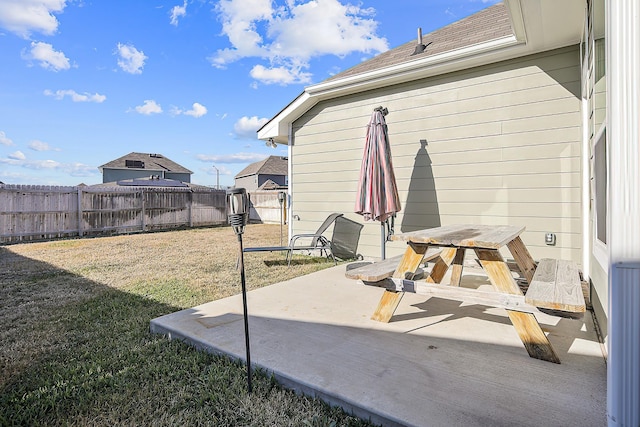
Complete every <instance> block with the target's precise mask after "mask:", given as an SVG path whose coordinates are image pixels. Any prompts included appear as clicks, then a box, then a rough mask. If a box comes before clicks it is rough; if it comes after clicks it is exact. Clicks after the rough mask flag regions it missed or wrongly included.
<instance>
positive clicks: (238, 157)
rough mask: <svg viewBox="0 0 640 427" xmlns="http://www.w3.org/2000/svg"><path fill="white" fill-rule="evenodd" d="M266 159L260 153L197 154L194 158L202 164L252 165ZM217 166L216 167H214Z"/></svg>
mask: <svg viewBox="0 0 640 427" xmlns="http://www.w3.org/2000/svg"><path fill="white" fill-rule="evenodd" d="M266 157H267V155H265V154H260V153H235V154H223V155H209V154H198V155H197V156H196V158H197V159H198V160H200V161H202V162H216V163H227V164H228V163H253V162H257V161H260V160H264V159H265V158H266ZM216 166H217V165H216Z"/></svg>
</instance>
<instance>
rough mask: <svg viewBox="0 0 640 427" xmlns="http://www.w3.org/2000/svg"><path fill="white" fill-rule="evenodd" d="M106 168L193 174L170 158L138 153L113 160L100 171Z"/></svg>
mask: <svg viewBox="0 0 640 427" xmlns="http://www.w3.org/2000/svg"><path fill="white" fill-rule="evenodd" d="M104 168H107V169H142V170H148V171H165V172H173V173H188V174H192V173H193V172H191V171H190V170H189V169H187V168H185V167H183V166H180V165H179V164H177V163H176V162H174V161H173V160H171V159H169V158H168V157H165V156H163V155H162V154H150V153H136V152H132V153H129V154H127V155H125V156H122V157H120V158H118V159H115V160H112V161H110V162H109V163H105V164H104V165H102V166H99V167H98V169H99V170H100V171H101V172H102V170H103V169H104Z"/></svg>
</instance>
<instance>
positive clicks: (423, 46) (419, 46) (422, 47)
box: [411, 27, 431, 56]
mask: <svg viewBox="0 0 640 427" xmlns="http://www.w3.org/2000/svg"><path fill="white" fill-rule="evenodd" d="M430 44H431V43H427V44H422V28H420V27H418V44H417V45H416V49H415V50H414V51H413V53H412V54H411V56H413V55H417V54H419V53H422V52H424V50H425V49H426V48H427V46H429V45H430Z"/></svg>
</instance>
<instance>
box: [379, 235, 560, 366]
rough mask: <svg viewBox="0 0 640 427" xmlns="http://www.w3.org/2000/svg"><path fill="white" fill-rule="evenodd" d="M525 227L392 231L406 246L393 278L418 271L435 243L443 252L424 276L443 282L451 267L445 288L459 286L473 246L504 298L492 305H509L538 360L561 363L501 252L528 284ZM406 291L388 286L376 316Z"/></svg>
mask: <svg viewBox="0 0 640 427" xmlns="http://www.w3.org/2000/svg"><path fill="white" fill-rule="evenodd" d="M524 230H525V227H517V226H509V225H495V226H494V225H463V224H456V225H448V226H443V227H437V228H431V229H426V230H418V231H413V232H408V233H402V234H398V235H394V236H392V239H393V240H404V241H406V242H407V249H406V251H405V253H404V255H403V257H402V258H401V260H400V262H399V264H398V265H397V267H396V269H395V272H394V273H393V276H392V277H393V278H394V279H395V280H396V281H397V280H398V279H407V278H409V279H410V278H411V277H412V276H413V274H414V273H415V272H416V271H417V270H418V268H419V266H420V264H421V262H422V261H423V258H424V256H425V254H426V253H427V250H429V249H430V248H433V247H437V248H440V249H441V250H442V251H441V253H440V257H439V259H438V260H437V262H436V263H435V265H434V266H433V268H432V269H431V271H430V273H429V274H428V276H427V278H426V281H427V282H429V283H433V284H440V282H441V281H442V279H443V277H444V276H445V274H446V272H447V271H448V270H449V268H452V273H451V283H450V286H449V287H447V288H448V290H452V289H451V287H459V285H460V279H461V277H462V267H463V260H464V255H465V252H466V251H467V250H473V251H475V254H476V256H477V257H478V260H479V261H480V264H481V265H482V268H483V269H484V271H485V272H486V274H487V276H488V277H489V280H490V282H491V284H492V285H493V287H494V289H495V290H496V291H497V293H496V294H495V295H496V296H497V297H500V298H502V299H501V300H500V303H496V304H494V305H496V306H502V307H504V308H505V309H506V311H507V313H508V315H509V319H510V320H511V323H512V324H513V326H514V328H515V329H516V331H517V333H518V336H519V337H520V339H521V340H522V342H523V344H524V346H525V348H526V350H527V352H528V353H529V355H530V356H531V357H534V358H537V359H542V360H547V361H550V362H554V363H560V360H559V358H558V356H557V355H556V353H555V351H554V350H553V347H552V346H551V344H550V342H549V340H548V338H547V336H546V335H545V333H544V332H543V331H542V328H541V327H540V324H539V323H538V321H537V320H536V317H535V315H534V313H535V307H531V306H529V308H528V307H527V304H525V302H524V296H523V294H522V291H521V290H520V288H519V287H518V284H517V283H516V281H515V279H514V278H513V276H512V274H511V271H510V270H509V267H508V265H507V263H506V262H505V260H504V258H503V257H502V255H501V254H500V248H502V247H504V246H505V245H506V246H507V248H508V249H509V251H510V252H511V255H512V256H513V258H514V260H515V261H516V263H517V265H518V268H519V269H520V271H521V272H522V275H523V276H524V278H525V279H526V280H527V282H528V283H529V284H530V283H531V282H532V280H533V276H534V273H535V270H536V264H535V262H534V260H533V258H532V257H531V255H530V254H529V251H528V250H527V248H526V246H525V245H524V243H523V242H522V240H521V239H520V234H522V232H523V231H524ZM432 250H433V249H432ZM400 281H402V280H400ZM400 286H402V285H400ZM410 286H413V285H410ZM436 287H437V286H436ZM439 288H443V287H439ZM398 289H400V290H398ZM460 291H462V289H460ZM469 291H471V292H473V290H468V289H464V292H461V294H464V293H466V294H469ZM403 295H404V288H402V287H400V288H396V290H389V289H386V290H385V292H384V294H383V295H382V298H381V299H380V302H379V303H378V307H377V308H376V310H375V312H374V314H373V316H372V319H374V320H377V321H381V322H388V321H389V320H390V319H391V317H392V316H393V313H394V312H395V310H396V308H397V307H398V304H399V303H400V300H401V299H402V296H403ZM505 298H506V299H505ZM520 301H521V302H520ZM532 309H533V310H532Z"/></svg>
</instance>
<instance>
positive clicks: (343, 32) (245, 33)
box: [209, 0, 388, 84]
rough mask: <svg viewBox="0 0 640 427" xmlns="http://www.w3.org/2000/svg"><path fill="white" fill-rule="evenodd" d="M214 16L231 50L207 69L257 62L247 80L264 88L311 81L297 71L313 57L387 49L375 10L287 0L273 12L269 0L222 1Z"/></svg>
mask: <svg viewBox="0 0 640 427" xmlns="http://www.w3.org/2000/svg"><path fill="white" fill-rule="evenodd" d="M216 11H217V12H218V14H219V16H220V20H221V21H222V31H223V34H224V35H226V36H227V37H228V39H229V42H230V44H231V47H229V48H226V49H221V50H219V51H218V52H217V53H216V55H214V56H213V57H211V58H209V59H210V61H211V64H212V65H213V66H215V67H219V68H222V67H224V66H226V65H227V64H229V63H231V62H234V61H237V60H239V59H242V58H246V57H256V58H261V59H263V60H265V61H266V64H265V65H262V64H261V65H256V66H254V67H253V69H252V70H251V76H252V77H253V78H254V79H256V80H258V81H260V82H262V83H265V84H274V83H279V84H291V83H308V82H310V81H311V74H310V73H307V72H303V71H302V70H306V69H308V68H309V61H310V60H311V59H312V58H314V57H319V56H323V55H336V56H339V57H343V56H346V55H348V54H350V53H353V52H364V53H373V52H383V51H385V50H387V49H388V44H387V41H386V39H384V38H380V37H378V36H376V34H375V33H376V30H377V26H378V22H377V21H375V20H374V19H373V15H374V12H375V11H374V10H373V9H371V8H362V7H359V6H353V5H349V4H343V3H341V1H340V0H309V1H306V2H305V3H295V2H294V1H288V2H287V6H282V7H280V8H278V9H273V8H272V2H271V1H270V0H222V1H220V2H219V3H218V6H217V8H216ZM262 27H264V28H266V30H264V31H263V32H262V33H263V34H261V33H260V31H259V29H260V28H262ZM265 38H266V40H265Z"/></svg>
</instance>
